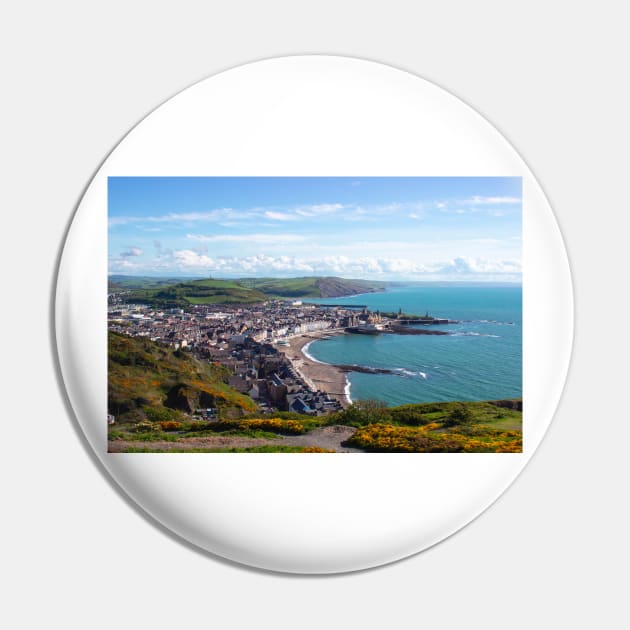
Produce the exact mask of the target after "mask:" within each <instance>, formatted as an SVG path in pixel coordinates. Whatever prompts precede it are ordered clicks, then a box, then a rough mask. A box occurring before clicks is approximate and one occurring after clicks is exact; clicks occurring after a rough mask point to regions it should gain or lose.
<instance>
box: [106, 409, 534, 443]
mask: <svg viewBox="0 0 630 630" xmlns="http://www.w3.org/2000/svg"><path fill="white" fill-rule="evenodd" d="M522 408H523V403H522V400H520V399H518V400H493V401H479V402H443V403H419V404H410V405H400V406H398V407H387V406H385V405H384V404H383V403H379V402H377V401H369V400H366V401H357V402H356V403H354V404H353V405H352V406H351V407H349V408H348V409H346V410H344V411H340V412H337V413H334V414H332V415H328V416H318V417H313V416H305V415H299V414H295V413H287V412H277V413H276V414H274V416H273V417H270V416H259V415H258V414H250V415H246V416H244V417H239V418H232V419H230V418H227V417H222V418H221V419H220V420H219V421H214V422H198V421H194V420H191V419H190V418H187V419H182V418H178V419H177V420H176V421H173V420H172V419H171V420H170V421H164V420H163V419H160V418H157V419H154V420H153V422H140V423H138V424H136V425H130V424H127V425H123V426H121V425H118V424H117V425H115V426H113V427H110V429H109V450H110V452H153V453H157V452H188V453H192V452H301V453H304V452H308V453H321V452H331V451H332V452H377V453H520V452H522V448H523V445H522V421H523V413H522Z"/></svg>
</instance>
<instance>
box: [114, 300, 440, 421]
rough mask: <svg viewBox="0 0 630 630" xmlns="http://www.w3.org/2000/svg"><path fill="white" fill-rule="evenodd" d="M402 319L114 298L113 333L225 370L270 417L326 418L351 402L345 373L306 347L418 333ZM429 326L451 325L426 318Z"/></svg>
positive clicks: (288, 303) (282, 304) (360, 311)
mask: <svg viewBox="0 0 630 630" xmlns="http://www.w3.org/2000/svg"><path fill="white" fill-rule="evenodd" d="M401 316H402V314H401V313H398V318H397V319H395V320H393V321H392V320H391V319H390V318H387V317H384V316H383V315H381V313H380V312H378V311H376V312H374V313H372V312H370V311H369V310H368V309H367V308H365V307H361V306H350V305H346V306H344V305H336V306H335V305H321V304H306V303H303V302H302V301H300V300H270V301H267V302H264V303H261V304H255V305H249V306H245V305H243V306H238V305H225V304H204V305H190V306H189V307H187V308H171V309H164V310H159V309H156V308H154V307H151V306H147V305H143V304H127V303H126V302H125V293H124V292H114V293H110V294H109V295H108V327H109V330H111V331H114V332H118V333H122V334H125V335H129V336H133V337H146V338H149V339H151V340H152V341H155V342H157V343H160V344H164V345H168V346H170V347H172V348H173V349H175V350H182V351H186V352H190V353H192V354H193V355H194V356H195V357H197V358H199V359H202V360H208V361H211V362H218V363H220V364H222V365H223V366H225V367H227V368H229V369H230V371H231V372H232V375H231V376H230V378H229V381H228V384H229V385H230V386H232V387H233V388H234V389H236V390H237V391H239V392H241V393H245V394H248V395H249V396H250V397H251V398H252V399H253V400H255V401H256V403H257V405H258V407H259V409H260V411H261V412H263V413H264V412H267V413H270V412H272V411H273V410H275V409H278V410H282V411H295V412H298V413H302V414H307V415H315V416H319V415H326V414H328V413H330V412H333V411H337V410H339V409H341V408H343V407H346V406H347V405H348V404H349V403H350V400H349V396H348V392H347V380H346V377H345V373H344V370H343V369H340V366H330V365H327V364H324V363H320V362H318V361H315V360H313V359H312V358H311V357H310V356H309V355H308V354H307V353H306V348H305V346H306V345H307V344H308V343H310V342H311V341H313V340H314V339H321V338H326V337H328V336H331V335H336V334H342V333H344V332H348V333H358V334H379V333H381V332H383V333H385V332H393V331H394V330H395V331H396V332H399V333H401V332H402V333H403V334H404V333H405V332H407V331H408V332H413V330H412V329H410V328H409V329H405V328H404V327H403V324H404V320H403V319H401ZM421 321H422V320H421ZM424 321H425V322H426V323H444V322H447V321H448V320H437V319H435V318H430V317H429V316H428V314H427V316H426V319H425V320H424ZM436 334H438V333H437V331H436ZM341 367H343V366H341ZM346 371H347V370H346ZM203 411H204V415H205V416H206V417H211V416H212V413H213V410H203Z"/></svg>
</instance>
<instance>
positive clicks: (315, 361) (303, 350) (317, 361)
mask: <svg viewBox="0 0 630 630" xmlns="http://www.w3.org/2000/svg"><path fill="white" fill-rule="evenodd" d="M313 341H319V340H318V339H313ZM313 341H309V342H308V343H307V344H305V345H304V346H302V354H303V355H304V356H305V357H306V358H307V359H310V360H311V361H313V363H323V364H324V365H330V364H329V363H326V362H325V361H320V360H319V359H316V358H315V357H314V356H313V355H312V354H311V353H310V352H309V351H308V347H309V346H310V345H311V344H312V343H313Z"/></svg>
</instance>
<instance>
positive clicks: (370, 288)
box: [110, 276, 386, 308]
mask: <svg viewBox="0 0 630 630" xmlns="http://www.w3.org/2000/svg"><path fill="white" fill-rule="evenodd" d="M123 278H124V277H121V276H116V277H115V278H114V279H113V280H112V279H110V289H111V290H116V289H118V290H120V289H122V288H124V289H125V290H127V291H128V293H127V295H126V300H127V301H128V302H140V303H144V304H150V305H152V306H155V307H157V308H169V307H178V306H179V307H184V306H188V305H190V304H255V303H257V302H264V301H266V300H269V299H274V298H299V297H302V298H333V297H341V296H344V295H356V294H358V293H370V292H375V291H382V290H384V288H385V286H386V283H385V282H378V281H368V280H347V279H345V278H334V277H318V276H315V277H304V278H240V279H236V280H218V279H212V278H208V279H205V280H187V281H182V282H175V283H172V284H166V283H165V282H163V281H160V280H159V279H157V278H153V279H151V280H150V281H147V279H142V280H141V281H138V282H136V283H135V284H134V283H133V281H132V280H129V279H126V280H125V279H123Z"/></svg>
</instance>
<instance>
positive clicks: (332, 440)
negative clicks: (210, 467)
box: [108, 425, 363, 453]
mask: <svg viewBox="0 0 630 630" xmlns="http://www.w3.org/2000/svg"><path fill="white" fill-rule="evenodd" d="M354 432H355V429H353V428H352V427H345V426H342V425H332V426H329V427H320V428H318V429H315V430H313V431H311V432H310V433H306V434H304V435H295V436H293V435H292V436H283V437H279V438H278V439H275V440H268V439H264V438H248V437H233V436H230V437H223V436H220V435H212V436H207V437H189V438H186V437H183V438H181V439H179V440H177V442H166V441H156V442H135V441H133V442H132V441H128V440H112V441H110V442H109V445H108V452H109V453H124V452H125V451H126V450H127V449H129V448H139V449H148V450H150V451H155V452H164V453H168V452H169V451H181V450H186V449H198V448H204V449H224V448H225V449H227V448H251V447H254V446H319V447H320V448H323V449H326V450H330V451H335V452H337V453H362V452H363V451H361V450H360V449H357V448H347V447H344V446H342V445H341V443H342V442H344V441H345V440H347V439H348V438H349V437H350V436H351V435H352V434H353V433H354Z"/></svg>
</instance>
